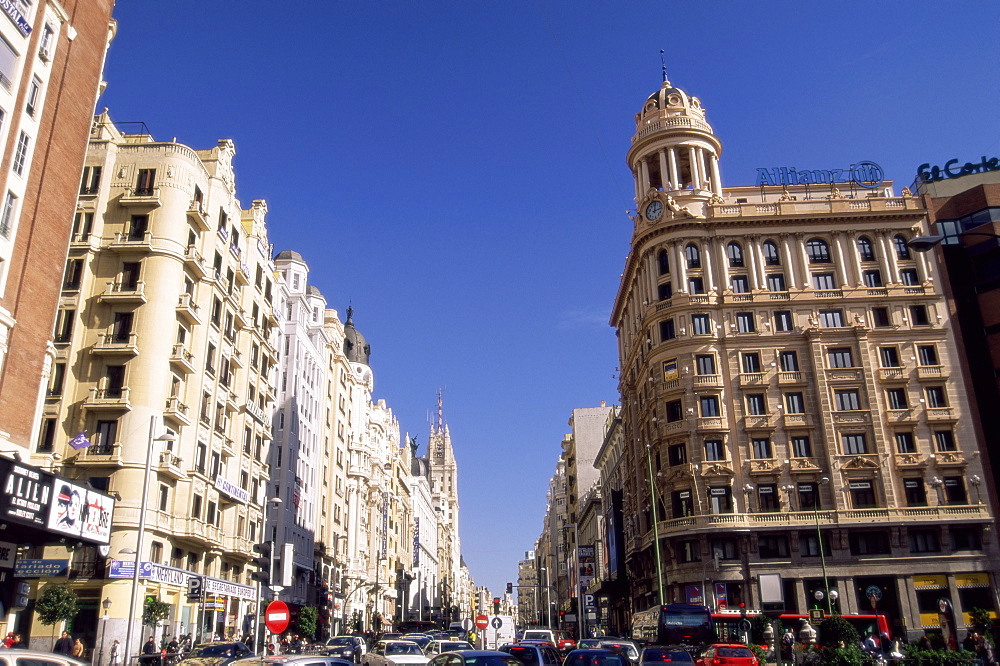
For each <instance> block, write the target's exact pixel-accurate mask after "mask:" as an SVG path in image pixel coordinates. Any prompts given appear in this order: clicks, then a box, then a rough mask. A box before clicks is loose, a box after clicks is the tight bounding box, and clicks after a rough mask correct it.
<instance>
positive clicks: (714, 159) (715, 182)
mask: <svg viewBox="0 0 1000 666" xmlns="http://www.w3.org/2000/svg"><path fill="white" fill-rule="evenodd" d="M708 159H709V165H710V166H711V168H712V192H714V193H715V194H716V195H718V196H720V197H721V196H722V176H720V175H719V158H718V156H716V155H715V154H714V153H713V154H712V155H710V156H709V158H708Z"/></svg>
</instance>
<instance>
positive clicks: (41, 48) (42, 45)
mask: <svg viewBox="0 0 1000 666" xmlns="http://www.w3.org/2000/svg"><path fill="white" fill-rule="evenodd" d="M55 35H56V31H55V30H54V29H53V28H52V26H51V25H49V24H48V23H46V24H45V26H44V27H43V28H42V39H41V42H39V45H38V57H39V58H41V59H42V60H44V61H45V62H48V61H49V60H51V59H52V44H53V42H54V41H55Z"/></svg>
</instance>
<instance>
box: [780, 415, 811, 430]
mask: <svg viewBox="0 0 1000 666" xmlns="http://www.w3.org/2000/svg"><path fill="white" fill-rule="evenodd" d="M783 421H784V423H785V427H786V428H811V427H812V426H813V416H812V414H785V415H784V417H783Z"/></svg>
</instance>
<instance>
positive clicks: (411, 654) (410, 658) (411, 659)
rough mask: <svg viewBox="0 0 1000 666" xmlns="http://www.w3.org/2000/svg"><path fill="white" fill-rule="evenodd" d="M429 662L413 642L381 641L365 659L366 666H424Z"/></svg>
mask: <svg viewBox="0 0 1000 666" xmlns="http://www.w3.org/2000/svg"><path fill="white" fill-rule="evenodd" d="M428 661H429V660H428V658H427V657H425V656H424V653H423V652H421V650H420V646H419V645H417V644H416V643H414V642H413V641H379V642H378V643H376V644H375V647H373V648H372V649H371V650H369V651H368V653H367V654H366V655H365V656H364V657H363V663H364V664H365V666H413V665H418V666H422V665H423V664H426V663H427V662H428Z"/></svg>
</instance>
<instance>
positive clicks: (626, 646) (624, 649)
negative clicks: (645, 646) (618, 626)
mask: <svg viewBox="0 0 1000 666" xmlns="http://www.w3.org/2000/svg"><path fill="white" fill-rule="evenodd" d="M598 647H599V648H602V649H604V650H612V651H614V652H621V653H622V654H623V655H625V658H626V659H628V660H629V661H630V662H632V663H633V664H635V663H638V661H639V648H638V646H636V644H635V643H633V642H632V641H625V640H618V639H614V638H605V639H603V640H602V641H601V643H600V645H598Z"/></svg>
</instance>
